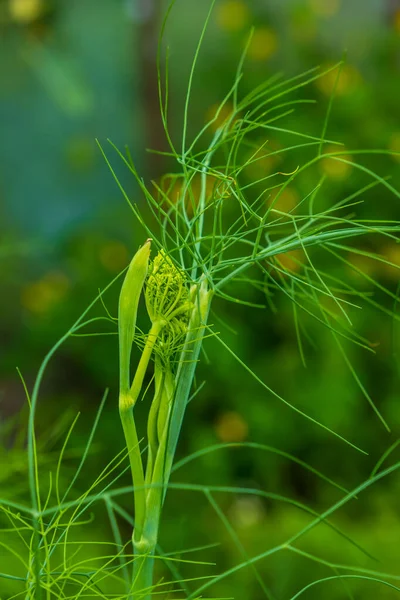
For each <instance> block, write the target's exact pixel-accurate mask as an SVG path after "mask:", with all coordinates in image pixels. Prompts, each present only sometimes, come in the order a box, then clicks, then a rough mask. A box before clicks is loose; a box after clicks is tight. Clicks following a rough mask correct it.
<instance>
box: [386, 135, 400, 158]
mask: <svg viewBox="0 0 400 600" xmlns="http://www.w3.org/2000/svg"><path fill="white" fill-rule="evenodd" d="M388 148H389V150H390V151H391V152H398V154H392V158H393V159H394V160H395V161H397V162H400V132H399V131H396V132H395V133H393V134H392V137H391V138H390V140H389V146H388Z"/></svg>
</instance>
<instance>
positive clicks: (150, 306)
mask: <svg viewBox="0 0 400 600" xmlns="http://www.w3.org/2000/svg"><path fill="white" fill-rule="evenodd" d="M145 299H146V307H147V312H148V314H149V317H150V320H151V322H152V323H153V324H154V323H156V322H162V323H163V327H162V330H161V333H160V336H159V340H158V342H157V346H156V350H157V351H158V354H159V355H160V356H161V358H164V359H167V360H168V359H169V358H170V357H171V356H172V354H173V353H174V352H175V351H176V350H177V347H178V346H179V343H180V341H182V339H183V337H184V336H185V335H186V333H187V330H188V325H189V318H190V312H191V308H192V303H191V302H190V301H189V290H188V286H187V277H186V275H185V273H184V272H183V271H182V270H181V269H179V268H178V267H177V266H176V265H175V264H174V263H173V261H172V260H171V258H170V257H169V256H168V255H167V254H166V253H165V252H164V250H160V251H159V253H158V254H157V256H156V257H155V258H154V260H153V262H152V263H151V266H150V269H149V274H148V277H147V280H146V291H145Z"/></svg>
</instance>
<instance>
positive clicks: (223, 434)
mask: <svg viewBox="0 0 400 600" xmlns="http://www.w3.org/2000/svg"><path fill="white" fill-rule="evenodd" d="M214 427H215V433H216V434H217V436H218V437H219V439H220V440H221V441H222V442H226V443H228V442H243V440H245V439H246V438H247V435H248V432H249V426H248V425H247V423H246V421H245V420H244V419H243V417H241V416H240V415H239V413H237V412H234V411H228V412H225V413H223V414H222V415H221V416H220V417H219V419H218V421H217V422H216V424H215V426H214Z"/></svg>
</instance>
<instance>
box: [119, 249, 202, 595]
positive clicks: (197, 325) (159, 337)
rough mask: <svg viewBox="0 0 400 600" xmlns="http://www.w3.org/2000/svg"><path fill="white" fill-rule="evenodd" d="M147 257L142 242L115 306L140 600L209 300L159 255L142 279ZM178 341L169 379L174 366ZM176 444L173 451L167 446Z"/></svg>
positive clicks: (148, 580) (147, 587) (146, 590)
mask: <svg viewBox="0 0 400 600" xmlns="http://www.w3.org/2000/svg"><path fill="white" fill-rule="evenodd" d="M149 251H150V245H149V242H147V243H146V244H145V245H144V246H143V248H141V249H140V250H139V251H138V252H137V253H136V255H135V257H134V258H133V260H132V263H131V266H130V267H129V270H128V273H127V276H126V279H125V281H124V284H123V286H122V290H121V296H120V306H119V309H120V310H119V334H120V399H119V410H120V416H121V422H122V427H123V430H124V435H125V440H126V445H127V449H128V452H129V460H130V466H131V472H132V479H133V483H134V504H135V528H134V532H133V536H132V542H133V549H134V555H135V560H134V564H133V582H132V587H131V591H130V593H131V595H133V598H141V600H150V598H151V590H152V585H153V570H154V554H155V548H156V545H157V538H158V529H159V525H160V517H161V510H162V504H163V499H164V496H165V493H166V485H167V483H168V478H169V473H170V469H171V466H172V460H173V453H174V451H175V447H176V442H177V436H178V435H179V430H180V426H181V423H182V419H183V410H184V408H185V406H186V404H187V398H188V395H189V392H190V388H191V384H192V382H193V378H194V373H195V368H196V361H197V358H198V355H199V351H200V347H201V343H202V337H203V334H204V328H205V323H206V319H207V315H208V310H209V301H210V299H211V295H210V293H209V292H208V290H207V286H206V282H205V281H202V282H201V283H199V284H198V285H195V286H193V287H192V289H191V291H190V293H189V289H188V286H187V279H186V275H185V273H184V272H182V271H181V270H180V269H179V268H178V267H176V266H175V265H174V263H173V261H172V260H171V259H170V258H169V257H168V255H167V254H166V253H165V252H164V251H163V250H161V251H160V252H159V253H158V255H157V256H156V258H155V259H154V260H153V262H152V264H151V270H150V272H149V274H147V271H148V263H149ZM145 281H146V292H145V298H146V308H147V312H148V314H149V317H150V320H151V323H152V325H151V329H150V331H149V333H148V335H147V337H146V342H145V345H144V348H143V351H142V355H141V357H140V360H139V364H138V366H137V369H136V373H135V376H134V378H133V382H132V384H131V383H130V381H131V379H130V370H129V368H130V364H129V363H130V356H131V349H132V343H133V339H134V333H135V327H136V315H137V309H138V302H139V297H140V294H141V291H142V288H143V286H144V283H145ZM183 341H184V348H183V351H182V352H181V354H180V360H179V363H178V370H177V375H176V376H175V374H174V370H173V366H172V365H174V364H175V362H174V357H175V356H176V354H177V352H178V351H179V350H180V348H181V345H182V342H183ZM153 352H154V354H155V359H154V365H155V367H154V380H155V389H154V398H153V402H152V404H151V406H150V410H149V415H148V422H147V436H148V455H147V465H146V473H144V468H143V462H142V456H141V452H140V448H139V440H138V436H137V432H136V426H135V420H134V415H133V408H134V406H135V404H136V401H137V399H138V397H139V394H140V392H141V389H142V387H143V380H144V376H145V374H146V370H147V367H148V364H149V362H150V359H151V357H152V354H153ZM176 406H177V410H175V409H176ZM182 409H183V410H182ZM171 431H172V437H171ZM174 436H175V437H176V440H175V444H174V445H173V446H171V439H175V438H174Z"/></svg>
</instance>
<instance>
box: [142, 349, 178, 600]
mask: <svg viewBox="0 0 400 600" xmlns="http://www.w3.org/2000/svg"><path fill="white" fill-rule="evenodd" d="M155 364H156V367H155V377H156V380H157V381H159V382H160V381H161V382H162V383H161V388H160V389H156V393H155V397H154V400H153V405H152V408H153V406H156V407H157V414H156V412H155V411H154V412H153V414H152V415H151V420H152V425H151V427H152V436H156V437H157V439H158V446H157V452H156V455H155V461H154V468H153V470H152V472H151V468H152V465H151V464H150V463H149V462H148V465H147V473H146V482H147V481H150V487H149V489H147V491H146V518H145V522H144V525H143V531H142V538H141V540H139V542H138V543H136V545H135V561H134V565H133V592H135V591H137V592H140V593H141V594H142V595H141V598H142V600H150V599H151V587H152V583H153V572H154V553H155V549H156V545H157V539H158V530H159V525H160V519H161V509H162V499H163V487H164V478H165V473H164V471H165V454H166V447H167V440H168V425H169V417H170V413H171V406H172V402H173V398H174V377H173V374H172V371H171V369H170V367H169V365H167V366H165V365H163V364H162V362H161V360H160V359H157V358H156V363H155ZM155 403H156V404H155ZM149 417H150V415H149ZM149 420H150V419H149ZM153 439H154V437H153ZM149 451H150V448H149ZM146 590H148V594H145V595H143V593H144V592H145V591H146Z"/></svg>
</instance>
